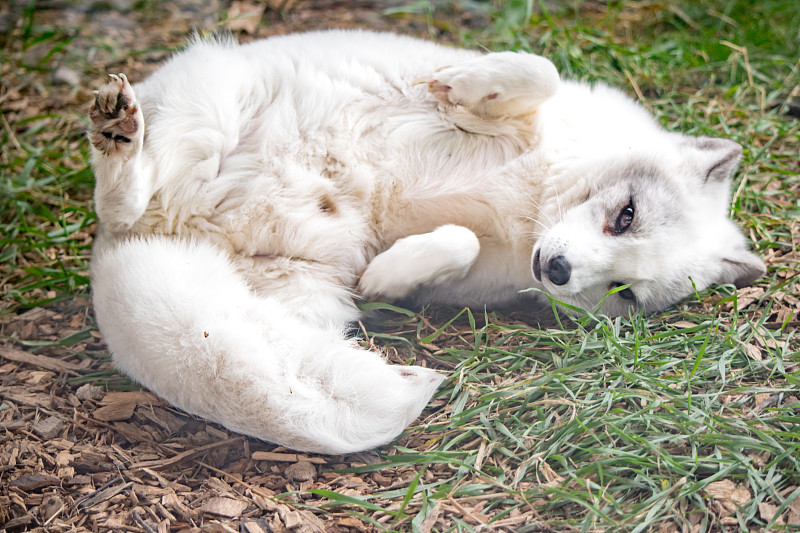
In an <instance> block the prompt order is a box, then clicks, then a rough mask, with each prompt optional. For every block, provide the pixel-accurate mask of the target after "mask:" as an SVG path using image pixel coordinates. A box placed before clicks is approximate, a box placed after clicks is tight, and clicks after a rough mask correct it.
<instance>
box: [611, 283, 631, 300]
mask: <svg viewBox="0 0 800 533" xmlns="http://www.w3.org/2000/svg"><path fill="white" fill-rule="evenodd" d="M623 285H625V283H620V282H618V281H615V282H613V283H612V284H611V288H612V289H614V288H616V287H622V286H623ZM617 294H618V295H619V297H620V298H622V299H623V300H628V301H629V302H635V301H636V295H635V294H633V291H632V290H631V288H630V287H628V288H627V289H622V290H621V291H619V292H618V293H617Z"/></svg>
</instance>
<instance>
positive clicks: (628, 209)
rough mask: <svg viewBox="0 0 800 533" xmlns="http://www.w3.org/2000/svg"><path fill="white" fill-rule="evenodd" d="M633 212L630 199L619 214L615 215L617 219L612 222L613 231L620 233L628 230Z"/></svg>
mask: <svg viewBox="0 0 800 533" xmlns="http://www.w3.org/2000/svg"><path fill="white" fill-rule="evenodd" d="M633 214H634V209H633V202H632V201H631V202H628V205H626V206H625V207H623V208H622V210H621V211H620V212H619V215H617V221H616V222H614V233H616V234H617V235H621V234H623V233H625V232H626V231H628V228H630V227H631V224H632V223H633Z"/></svg>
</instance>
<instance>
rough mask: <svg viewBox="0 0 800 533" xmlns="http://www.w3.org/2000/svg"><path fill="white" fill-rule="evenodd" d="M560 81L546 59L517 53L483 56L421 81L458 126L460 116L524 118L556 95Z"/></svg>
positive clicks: (439, 71) (552, 66)
mask: <svg viewBox="0 0 800 533" xmlns="http://www.w3.org/2000/svg"><path fill="white" fill-rule="evenodd" d="M559 81H560V80H559V76H558V71H557V70H556V67H555V66H554V65H553V63H551V62H550V61H549V60H548V59H545V58H544V57H541V56H537V55H535V54H526V53H518V52H495V53H490V54H486V55H482V56H479V57H476V58H473V59H470V60H467V61H464V62H461V63H457V64H455V65H452V66H447V67H443V68H440V69H439V70H437V71H436V72H435V73H433V75H431V76H430V77H427V78H423V79H421V80H418V82H419V83H426V84H427V85H428V91H429V92H430V93H431V94H432V95H433V96H434V97H436V99H437V100H439V103H440V104H441V106H442V108H443V109H444V110H445V111H446V112H448V113H449V114H450V115H451V116H452V117H453V118H454V119H455V121H456V122H457V123H458V121H459V118H460V117H461V116H462V115H471V116H472V117H473V119H474V117H478V118H481V119H484V120H494V119H509V118H510V119H521V120H526V119H527V118H528V117H529V116H530V115H532V114H533V113H535V112H536V110H537V109H538V108H539V106H540V105H541V104H542V103H543V102H545V101H546V100H548V99H549V98H551V97H552V96H553V95H554V94H555V93H556V91H557V90H558V86H559ZM463 120H464V121H466V122H467V125H468V123H469V121H468V120H467V119H463ZM459 125H461V124H459Z"/></svg>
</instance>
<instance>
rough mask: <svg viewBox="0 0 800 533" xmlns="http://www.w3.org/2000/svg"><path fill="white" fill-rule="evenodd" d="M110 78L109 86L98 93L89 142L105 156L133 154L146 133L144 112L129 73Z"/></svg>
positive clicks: (93, 110)
mask: <svg viewBox="0 0 800 533" xmlns="http://www.w3.org/2000/svg"><path fill="white" fill-rule="evenodd" d="M109 77H110V78H111V80H110V81H109V82H108V83H106V84H104V85H102V86H101V87H100V88H99V89H98V90H96V91H94V94H95V100H94V103H93V104H92V107H91V109H90V110H89V118H90V119H91V121H92V125H91V127H90V129H89V140H90V141H91V142H92V144H93V145H94V146H95V148H97V149H98V150H100V151H101V152H103V153H104V154H115V153H121V152H124V151H133V150H135V147H136V146H138V145H139V144H141V139H142V135H143V133H144V119H143V116H142V111H141V109H140V108H139V105H138V103H137V102H136V97H135V95H134V93H133V87H131V84H130V83H128V78H127V77H126V76H125V74H122V73H120V74H119V75H116V74H109Z"/></svg>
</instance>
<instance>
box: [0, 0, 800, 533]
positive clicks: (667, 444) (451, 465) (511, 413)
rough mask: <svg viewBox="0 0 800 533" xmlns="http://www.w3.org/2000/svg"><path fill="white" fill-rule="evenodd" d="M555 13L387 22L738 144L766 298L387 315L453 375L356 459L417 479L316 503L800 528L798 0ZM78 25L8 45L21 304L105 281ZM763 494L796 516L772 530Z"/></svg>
mask: <svg viewBox="0 0 800 533" xmlns="http://www.w3.org/2000/svg"><path fill="white" fill-rule="evenodd" d="M555 5H556V3H555V2H520V1H509V2H495V3H488V2H468V1H466V0H465V1H463V2H455V3H445V2H414V3H408V5H406V6H403V7H401V8H392V11H391V13H389V12H387V15H390V16H398V17H400V16H406V17H407V16H419V17H421V20H424V21H427V22H428V23H429V24H430V25H431V31H432V32H434V31H436V28H443V27H446V28H451V29H452V31H454V32H457V33H458V34H459V39H460V40H461V41H462V42H463V43H464V44H465V45H467V46H475V47H477V46H482V47H487V48H491V49H507V48H511V49H521V50H528V51H534V52H537V53H541V54H543V55H546V56H548V57H550V58H551V59H552V60H553V61H554V62H555V63H556V65H557V66H558V67H559V69H560V70H561V72H562V73H563V74H564V75H565V76H567V77H571V78H578V79H583V80H587V81H593V82H594V81H596V82H604V83H608V84H611V85H614V86H617V87H620V88H622V89H623V90H625V91H626V92H628V93H629V94H631V95H632V96H633V97H636V98H640V99H641V100H642V102H643V104H644V105H646V106H647V107H648V108H650V109H651V110H652V111H653V112H654V113H655V115H656V116H657V117H658V119H659V120H660V121H661V122H662V123H663V124H664V125H665V126H666V127H667V128H669V129H671V130H675V131H682V132H685V133H690V134H696V135H715V136H726V137H729V138H731V139H733V140H736V141H738V142H739V143H741V144H742V145H743V146H744V148H745V152H744V160H743V163H742V166H741V169H740V172H739V173H738V175H737V177H736V183H735V191H734V198H733V203H732V216H733V217H734V218H735V219H736V220H737V221H738V222H739V224H740V226H741V227H742V228H743V230H744V231H745V233H746V234H747V235H748V236H750V237H751V239H752V240H753V242H754V246H755V247H756V249H757V250H758V251H759V252H760V253H761V254H762V255H765V256H770V257H771V258H772V259H771V260H770V263H771V268H770V271H769V273H768V276H767V278H766V279H765V280H763V281H761V282H760V283H759V284H758V287H759V288H760V289H762V290H763V292H762V293H760V294H756V296H755V301H754V302H752V303H749V305H744V304H745V303H747V302H741V300H740V296H739V295H738V294H737V292H736V291H735V290H734V289H732V288H730V287H719V288H715V289H712V290H709V291H705V292H703V293H702V294H699V295H697V296H696V297H695V298H693V299H691V300H690V301H687V302H684V303H683V304H682V305H679V306H677V307H676V308H673V309H670V310H668V311H666V312H664V313H662V314H661V315H657V316H648V317H642V316H634V317H629V318H619V319H608V318H605V317H594V316H590V315H588V314H584V315H581V316H580V317H579V318H578V319H577V320H575V321H571V320H567V319H566V318H565V317H564V316H563V314H562V315H561V317H562V320H561V321H556V322H553V323H552V324H551V325H550V326H544V327H541V328H533V327H530V326H526V325H523V324H521V323H517V322H515V321H513V320H510V319H507V318H505V317H503V316H502V315H499V316H498V315H493V314H489V315H486V316H483V315H482V314H478V315H477V316H476V315H475V314H473V313H478V311H475V310H473V311H465V312H463V313H462V314H461V316H460V317H459V318H458V319H457V320H455V321H454V322H453V323H452V324H450V325H447V326H446V327H443V326H445V323H446V322H447V318H450V317H446V318H445V319H442V320H435V321H434V322H433V324H432V325H428V322H429V321H430V319H429V318H428V316H429V314H426V315H425V316H424V317H422V318H421V317H420V316H419V315H414V314H413V313H411V315H413V316H409V315H408V314H402V313H397V314H391V315H390V316H389V318H385V319H384V320H383V321H382V322H379V323H373V324H372V326H371V327H372V329H375V330H377V331H376V332H375V335H374V336H375V339H376V340H377V342H378V343H380V344H383V345H384V346H386V347H388V348H389V349H394V350H397V351H398V353H400V354H401V355H402V357H404V358H408V359H413V358H415V357H421V356H422V354H423V352H426V351H428V352H433V356H432V357H434V358H437V359H440V360H441V361H444V362H445V364H449V365H450V366H452V367H453V368H454V370H453V372H452V376H451V379H450V381H449V382H448V384H447V385H446V387H445V388H443V389H442V391H441V392H440V394H439V396H438V398H439V400H438V401H439V404H438V407H437V408H436V409H435V410H433V411H431V415H430V416H429V417H428V418H427V419H425V421H424V424H422V425H420V426H417V427H414V428H411V429H410V430H409V431H408V432H407V433H406V435H407V439H406V440H404V441H402V442H403V444H404V445H405V446H399V445H398V446H395V447H390V448H388V449H387V450H384V453H383V454H382V456H381V462H380V463H378V464H374V465H365V466H355V467H351V468H350V469H349V471H351V472H356V473H362V472H366V471H376V470H382V471H387V472H396V471H402V470H408V471H409V472H410V473H411V475H410V477H409V480H408V483H407V484H406V485H404V486H402V487H400V488H395V489H391V490H385V491H383V492H378V493H375V494H361V495H360V496H358V497H356V496H353V495H351V494H345V493H336V492H321V491H317V492H316V493H314V494H313V497H314V498H317V499H325V501H327V504H326V507H325V508H326V509H329V510H339V511H341V510H345V511H346V512H349V513H351V514H354V515H356V516H359V517H362V518H363V519H364V520H365V521H368V522H372V523H374V524H376V528H377V529H378V530H398V531H410V530H414V531H422V530H423V529H422V527H423V522H424V520H425V518H427V517H429V516H433V515H435V514H436V513H439V515H438V516H440V518H442V520H441V521H440V522H438V523H437V525H435V526H433V531H476V530H477V529H478V526H479V524H480V523H481V522H488V524H487V525H488V526H494V527H506V528H507V530H509V531H521V532H524V531H530V532H533V531H552V530H555V531H561V530H563V531H657V530H659V528H663V531H701V532H710V531H724V530H727V531H731V530H739V531H764V530H765V529H768V530H770V531H781V530H797V529H798V528H800V525H795V526H787V525H785V523H784V524H781V523H779V522H780V521H783V522H785V520H786V519H787V517H789V516H795V515H791V514H790V513H789V511H790V509H797V510H800V464H798V462H799V461H800V459H798V458H800V414H798V413H800V402H799V401H798V397H800V374H798V368H799V367H800V341H798V338H797V333H796V329H797V326H796V325H797V320H798V317H797V312H796V305H797V302H798V299H800V286H798V272H799V271H800V269H798V263H797V258H796V257H797V256H794V257H795V258H794V259H792V257H791V256H790V255H789V256H784V254H790V252H792V251H795V253H796V250H797V243H798V230H799V229H800V224H799V223H798V220H800V200H798V198H800V179H798V171H799V170H800V168H799V167H798V163H797V161H798V150H799V149H800V148H798V147H800V125H799V124H798V121H797V119H795V118H792V117H790V116H786V115H783V114H781V107H780V106H781V104H782V103H783V102H785V101H787V100H791V98H792V97H794V98H795V99H796V98H797V95H796V92H797V87H798V86H800V65H799V64H798V58H799V57H800V47H798V37H797V36H798V33H797V31H798V27H800V8H798V7H797V5H796V2H795V1H789V0H787V1H766V2H758V3H751V2H743V1H739V2H737V1H728V2H717V1H714V2H712V1H701V2H680V3H677V4H675V3H671V2H639V3H633V2H608V3H599V2H587V3H581V2H571V3H569V6H570V7H568V8H563V7H562V8H555V7H554V6H555ZM546 7H547V8H546ZM454 10H455V11H458V10H467V11H469V10H472V11H474V12H475V13H476V14H482V15H486V13H488V19H487V20H489V24H488V26H487V27H485V28H468V29H460V28H459V27H458V25H457V24H455V23H453V22H452V20H451V19H450V17H451V15H452V12H453V11H454ZM71 35H72V33H70V30H68V29H58V28H53V27H46V26H40V25H38V24H37V22H36V16H35V12H34V10H32V9H29V10H27V11H26V12H25V14H24V16H23V17H22V18H21V24H20V25H19V26H18V27H17V28H15V29H14V30H13V31H12V32H11V34H10V35H7V36H5V37H4V38H3V41H2V50H0V60H1V61H2V69H3V70H2V80H3V81H2V87H3V93H1V94H6V95H7V94H9V91H12V90H14V91H17V93H20V94H22V95H23V96H25V97H27V98H29V100H30V102H31V106H32V107H33V108H35V109H34V111H32V112H31V113H29V114H24V113H23V116H24V118H23V119H21V120H18V121H15V122H14V123H11V122H10V121H8V120H7V119H6V117H7V116H8V114H9V111H8V109H7V108H6V107H5V104H4V107H3V111H2V113H3V116H2V120H0V143H2V155H0V196H1V197H2V204H0V209H2V211H0V234H1V236H0V276H1V278H0V279H2V286H0V291H2V294H3V308H4V309H3V312H5V313H17V312H20V311H23V310H25V309H26V308H28V307H31V306H37V305H46V304H49V303H51V302H53V301H54V300H59V299H64V298H71V297H72V296H74V295H75V294H79V293H84V292H86V291H87V289H88V286H87V284H88V279H87V258H88V253H89V246H90V244H91V241H90V238H89V236H88V234H89V232H90V231H91V230H92V229H93V224H94V223H95V215H94V214H93V212H92V208H91V203H90V194H91V187H92V179H93V178H92V175H91V172H90V171H89V170H88V167H87V152H86V145H85V141H84V139H83V138H82V132H81V131H82V128H83V127H84V122H83V120H84V119H83V118H82V111H83V110H82V109H74V110H73V109H72V108H68V109H67V108H58V106H54V105H48V104H47V103H46V102H47V97H48V96H49V95H51V94H54V95H56V96H64V97H68V98H72V99H75V100H78V98H77V96H76V95H75V94H74V91H73V92H72V93H69V91H68V90H67V89H64V88H63V87H62V88H53V87H50V86H48V85H47V80H49V77H48V75H49V74H50V73H51V72H52V71H53V70H54V69H55V65H56V64H57V63H59V62H63V61H73V62H77V63H74V64H80V69H81V70H82V71H84V72H89V73H91V74H93V75H96V74H98V73H99V72H100V70H101V69H100V67H98V66H90V65H87V64H86V62H85V61H86V60H85V59H79V58H75V57H72V56H71V55H70V54H71V52H69V51H68V47H67V46H66V43H69V41H70V38H71ZM103 43H104V41H103V40H102V39H100V38H99V37H98V40H97V41H96V44H97V46H107V47H110V48H113V46H112V45H111V44H107V43H106V44H103ZM117 53H120V54H122V53H124V52H123V51H113V54H117ZM43 80H44V81H43ZM54 91H55V92H54ZM793 91H794V93H793ZM66 93H69V94H66ZM6 100H7V101H9V102H10V101H11V100H13V99H6ZM16 101H19V100H18V99H17V100H16ZM771 254H777V256H773V255H771ZM793 306H794V309H795V310H794V311H793V312H792V309H793ZM370 335H371V336H372V333H370ZM398 339H402V340H398ZM433 345H435V346H436V347H439V348H440V350H438V351H437V350H435V349H434V348H433V347H432V346H433ZM727 481H730V482H732V483H733V484H734V485H735V486H739V487H740V488H741V489H746V494H747V496H746V497H745V498H742V499H741V501H740V502H739V503H740V505H739V506H738V507H737V506H735V505H734V506H733V507H732V508H731V509H730V512H723V511H722V507H723V506H724V505H725V504H726V503H729V502H730V500H726V499H725V498H714V497H712V493H713V492H714V491H713V488H714V487H715V486H719V485H718V483H719V482H727ZM715 484H717V485H715ZM286 501H287V502H289V501H292V500H291V497H290V495H286ZM765 504H766V505H772V506H774V509H775V510H776V511H777V512H776V513H775V515H774V516H775V518H773V519H772V521H771V522H770V520H769V519H767V518H765V514H764V512H762V510H760V508H759V506H760V505H761V506H764V505H765ZM453 509H455V511H454V510H453ZM520 515H522V516H523V517H524V518H526V520H523V521H520V520H519V519H518V516H520ZM442 524H445V525H444V526H443V525H442ZM537 524H538V525H537ZM537 528H538V529H537ZM547 528H550V529H547ZM670 528H672V529H670Z"/></svg>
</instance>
